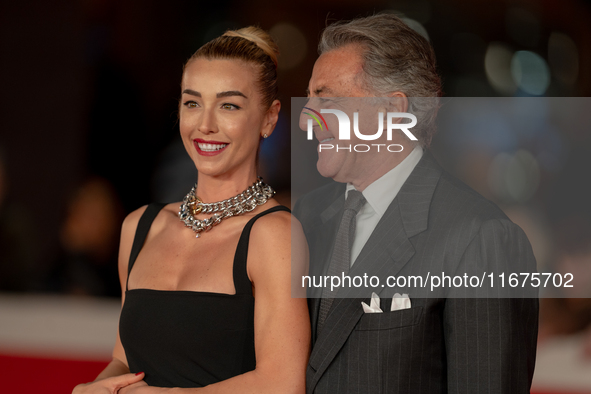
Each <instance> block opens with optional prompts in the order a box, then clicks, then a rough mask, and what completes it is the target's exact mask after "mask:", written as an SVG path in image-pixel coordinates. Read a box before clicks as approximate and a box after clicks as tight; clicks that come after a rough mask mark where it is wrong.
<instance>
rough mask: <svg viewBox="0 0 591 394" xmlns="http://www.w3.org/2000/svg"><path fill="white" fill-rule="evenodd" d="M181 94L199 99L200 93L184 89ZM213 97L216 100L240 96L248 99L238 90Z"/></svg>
mask: <svg viewBox="0 0 591 394" xmlns="http://www.w3.org/2000/svg"><path fill="white" fill-rule="evenodd" d="M183 93H186V94H190V95H191V96H196V97H201V93H200V92H198V91H196V90H193V89H185V90H183ZM215 96H216V97H217V98H222V97H231V96H242V97H244V98H248V97H246V95H245V94H244V93H242V92H241V91H239V90H228V91H225V92H219V93H218V94H216V95H215Z"/></svg>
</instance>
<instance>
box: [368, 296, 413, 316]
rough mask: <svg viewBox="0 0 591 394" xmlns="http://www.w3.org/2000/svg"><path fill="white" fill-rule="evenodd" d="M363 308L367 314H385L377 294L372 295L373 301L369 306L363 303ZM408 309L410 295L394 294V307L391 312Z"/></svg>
mask: <svg viewBox="0 0 591 394" xmlns="http://www.w3.org/2000/svg"><path fill="white" fill-rule="evenodd" d="M361 306H362V307H363V311H364V312H365V313H383V312H384V311H382V309H381V308H380V297H379V296H378V295H377V294H376V293H371V301H370V302H369V305H367V304H366V303H365V302H363V301H361ZM408 308H410V298H408V294H402V295H400V294H398V293H396V294H394V297H392V306H391V307H390V312H392V311H398V310H401V309H408Z"/></svg>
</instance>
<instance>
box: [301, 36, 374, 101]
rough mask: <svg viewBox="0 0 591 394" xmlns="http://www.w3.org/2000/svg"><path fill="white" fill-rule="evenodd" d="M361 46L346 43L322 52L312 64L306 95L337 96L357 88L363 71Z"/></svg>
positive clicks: (347, 93)
mask: <svg viewBox="0 0 591 394" xmlns="http://www.w3.org/2000/svg"><path fill="white" fill-rule="evenodd" d="M363 72H364V71H363V61H362V58H361V47H360V46H359V45H347V46H345V47H341V48H338V49H334V50H332V51H329V52H326V53H323V54H322V55H321V56H320V57H319V58H318V60H316V63H315V65H314V70H313V71H312V78H310V83H309V85H308V95H312V96H325V97H338V96H343V95H349V94H350V93H352V92H351V90H355V91H357V90H359V82H360V79H361V76H362V73H363Z"/></svg>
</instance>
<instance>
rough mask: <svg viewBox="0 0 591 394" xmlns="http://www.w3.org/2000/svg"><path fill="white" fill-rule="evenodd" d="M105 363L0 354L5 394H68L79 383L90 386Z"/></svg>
mask: <svg viewBox="0 0 591 394" xmlns="http://www.w3.org/2000/svg"><path fill="white" fill-rule="evenodd" d="M107 364H108V362H105V361H102V362H101V361H79V360H57V359H49V358H33V357H21V356H8V355H3V354H0V376H1V377H2V392H4V393H11V394H39V393H43V394H69V393H71V392H72V390H73V389H74V386H76V385H77V384H79V383H84V382H90V381H92V380H94V378H96V376H97V375H98V374H99V373H100V372H101V371H102V370H103V368H105V366H106V365H107Z"/></svg>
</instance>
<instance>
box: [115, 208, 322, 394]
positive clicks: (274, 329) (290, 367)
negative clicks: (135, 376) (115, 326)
mask: <svg viewBox="0 0 591 394" xmlns="http://www.w3.org/2000/svg"><path fill="white" fill-rule="evenodd" d="M292 221H293V222H294V223H293V227H294V229H293V230H291V222H292ZM292 232H293V243H292ZM292 251H293V254H292ZM307 259H308V250H307V245H306V243H305V241H304V236H303V232H302V230H301V226H300V224H299V222H297V220H296V219H295V218H293V217H291V215H290V214H288V213H286V212H277V213H273V214H269V215H266V216H263V217H262V218H260V219H259V220H258V221H257V222H256V223H255V225H254V226H253V228H252V232H251V236H250V244H249V250H248V261H247V267H248V274H249V277H250V280H251V281H252V283H253V286H254V297H255V315H254V330H255V332H254V338H255V352H256V368H255V369H254V370H253V371H250V372H247V373H244V374H242V375H238V376H235V377H233V378H230V379H227V380H224V381H221V382H218V383H215V384H212V385H209V386H206V387H202V388H172V389H166V388H158V387H147V386H139V385H138V386H137V387H136V386H135V385H134V386H129V387H128V388H126V389H124V390H122V393H125V394H151V393H153V394H157V393H158V394H161V393H178V394H180V393H186V394H189V393H195V394H221V393H226V394H229V393H232V394H234V393H244V394H248V393H257V394H258V393H269V394H277V393H281V394H284V393H293V394H300V393H305V375H306V365H307V362H308V356H309V353H310V319H309V315H308V308H307V300H306V298H292V292H291V291H292V289H291V275H292V265H294V275H300V278H301V274H302V273H303V272H304V270H305V269H307V261H308V260H307ZM300 280H301V279H300Z"/></svg>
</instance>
